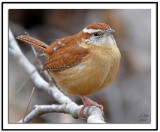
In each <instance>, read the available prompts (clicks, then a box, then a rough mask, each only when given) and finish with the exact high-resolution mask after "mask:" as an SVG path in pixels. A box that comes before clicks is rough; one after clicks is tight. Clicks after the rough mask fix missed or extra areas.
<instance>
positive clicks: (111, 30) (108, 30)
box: [106, 28, 115, 34]
mask: <svg viewBox="0 0 160 132" xmlns="http://www.w3.org/2000/svg"><path fill="white" fill-rule="evenodd" d="M112 32H115V31H114V30H113V29H111V28H110V29H107V30H106V33H108V34H110V33H112Z"/></svg>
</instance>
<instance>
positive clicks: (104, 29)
mask: <svg viewBox="0 0 160 132" xmlns="http://www.w3.org/2000/svg"><path fill="white" fill-rule="evenodd" d="M112 32H114V30H113V29H111V28H110V26H108V25H107V24H105V23H93V24H90V25H88V26H86V27H85V28H84V29H83V30H81V31H80V32H79V33H77V34H75V35H72V36H68V37H64V38H60V39H57V40H55V41H54V42H53V43H52V44H51V45H50V46H48V45H47V44H45V43H43V42H41V41H39V40H37V39H35V38H32V37H30V36H28V35H21V36H18V37H17V39H19V40H22V41H24V42H27V43H29V44H31V45H33V46H35V47H37V48H39V49H40V50H42V51H44V52H45V53H46V55H47V61H46V62H45V64H44V66H43V70H47V71H49V73H50V74H51V76H52V77H53V79H54V80H55V82H56V85H57V87H58V88H60V89H61V90H62V91H63V92H64V93H66V94H72V95H80V96H81V98H82V100H83V103H84V106H83V107H82V109H81V110H80V111H79V113H78V114H79V116H80V115H81V113H82V111H83V109H84V108H85V107H86V106H89V107H90V106H92V105H95V106H97V107H99V108H100V109H101V110H102V111H103V107H102V105H98V104H97V103H96V102H94V101H92V100H90V99H89V98H87V97H86V95H89V94H93V93H95V92H97V91H99V90H101V89H103V88H106V87H107V86H108V85H109V84H110V83H111V82H113V80H114V79H115V77H116V74H117V71H118V68H119V64H120V58H121V54H120V51H119V49H118V47H117V45H116V41H115V39H114V37H113V35H112V34H111V33H112ZM88 110H89V108H88V109H87V112H86V114H88Z"/></svg>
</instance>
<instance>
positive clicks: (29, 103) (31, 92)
mask: <svg viewBox="0 0 160 132" xmlns="http://www.w3.org/2000/svg"><path fill="white" fill-rule="evenodd" d="M34 90H35V87H33V89H32V92H31V95H30V97H29V102H28V105H27V108H26V112H25V114H24V117H23V121H22V123H24V118H25V117H26V114H27V111H28V108H29V105H30V103H31V98H32V95H33V92H34Z"/></svg>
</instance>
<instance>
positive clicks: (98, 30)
mask: <svg viewBox="0 0 160 132" xmlns="http://www.w3.org/2000/svg"><path fill="white" fill-rule="evenodd" d="M83 32H84V33H95V32H104V31H103V30H102V29H92V28H89V29H87V28H84V29H83Z"/></svg>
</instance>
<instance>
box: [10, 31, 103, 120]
mask: <svg viewBox="0 0 160 132" xmlns="http://www.w3.org/2000/svg"><path fill="white" fill-rule="evenodd" d="M9 46H10V47H9V52H10V54H12V56H13V57H15V59H16V60H17V62H18V63H19V64H20V65H21V66H22V67H23V68H24V69H25V71H26V72H27V73H28V74H31V73H32V72H33V71H35V72H34V73H33V74H31V79H32V81H33V82H34V84H35V86H36V87H37V88H39V89H41V90H44V91H45V92H47V93H48V94H50V95H51V96H52V97H53V98H54V99H56V100H57V102H58V103H60V104H61V105H58V106H57V105H49V106H48V107H47V106H44V107H41V106H39V107H36V108H35V109H34V110H33V111H31V112H30V113H29V114H28V115H27V116H26V117H25V118H24V123H26V122H29V121H30V120H32V119H33V118H34V117H36V116H37V115H40V114H45V113H49V112H61V113H69V114H71V115H72V116H73V117H74V118H78V114H77V113H78V111H79V110H80V109H81V107H82V106H78V105H77V104H76V103H74V102H73V101H71V100H70V99H69V98H68V97H67V96H65V95H64V94H63V93H62V92H61V91H59V90H58V89H57V87H56V86H51V85H49V83H48V82H46V81H45V80H44V79H43V78H42V77H41V76H40V74H39V73H38V72H37V70H36V68H35V66H34V65H32V64H31V63H30V62H29V60H28V59H27V58H26V57H25V56H24V54H23V53H22V51H21V50H20V48H19V46H18V44H17V42H16V40H15V39H14V37H13V35H12V33H11V31H10V30H9ZM37 108H38V110H39V108H42V109H40V113H39V111H38V110H37ZM48 108H51V109H48ZM86 109H87V108H85V109H84V110H83V112H82V115H84V112H85V111H86ZM84 118H87V122H88V123H105V121H104V118H103V116H102V112H101V110H100V109H99V108H98V107H95V106H92V107H90V109H89V111H88V117H85V115H84ZM19 122H22V120H21V121H19Z"/></svg>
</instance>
